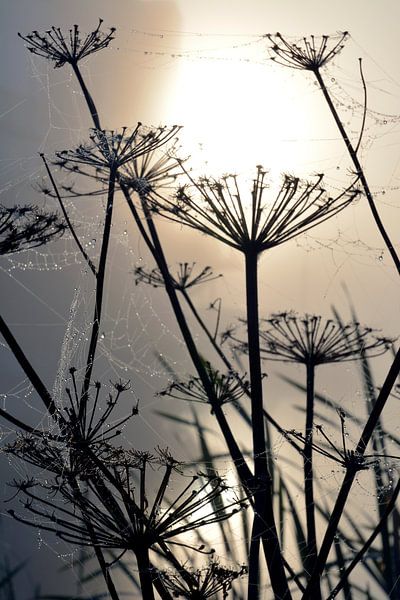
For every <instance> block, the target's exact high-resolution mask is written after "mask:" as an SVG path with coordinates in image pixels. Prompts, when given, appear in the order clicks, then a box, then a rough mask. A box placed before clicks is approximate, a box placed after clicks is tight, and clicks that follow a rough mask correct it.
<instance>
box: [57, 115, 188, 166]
mask: <svg viewBox="0 0 400 600" xmlns="http://www.w3.org/2000/svg"><path fill="white" fill-rule="evenodd" d="M179 129H180V128H179V127H178V126H175V125H174V126H172V127H156V128H152V127H145V126H144V125H142V123H138V124H137V126H136V127H135V128H134V129H133V130H129V129H128V128H127V127H123V128H122V129H121V130H119V131H117V130H115V131H106V130H101V129H93V130H92V135H91V136H90V142H89V143H87V144H81V145H80V146H78V148H76V149H75V150H63V151H61V152H56V156H57V158H58V159H59V163H58V164H59V166H60V167H62V168H64V169H67V170H69V171H73V170H74V168H75V167H76V170H78V171H79V169H80V167H81V165H83V166H86V167H87V166H89V167H91V168H94V169H96V170H98V172H99V173H100V175H101V173H102V172H103V171H104V170H106V171H108V170H111V169H114V170H117V169H119V168H120V167H123V166H124V165H126V164H127V163H129V162H130V161H133V160H135V159H137V158H138V157H139V156H142V155H144V154H147V153H149V152H153V151H154V150H156V149H157V148H161V147H162V146H163V145H164V144H167V143H168V142H169V140H170V139H171V138H172V137H174V136H175V135H176V133H177V132H178V131H179Z"/></svg>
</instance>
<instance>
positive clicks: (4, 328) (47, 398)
mask: <svg viewBox="0 0 400 600" xmlns="http://www.w3.org/2000/svg"><path fill="white" fill-rule="evenodd" d="M0 333H1V335H2V336H3V337H4V339H5V341H6V342H7V344H8V346H9V347H10V350H11V352H12V353H13V355H14V356H15V358H16V359H17V361H18V362H19V365H20V367H21V368H22V370H23V371H24V373H25V375H26V376H27V377H28V379H29V381H30V382H31V384H32V385H33V387H34V388H35V390H36V392H37V393H38V395H39V396H40V398H41V400H42V402H43V404H44V405H45V407H46V408H47V410H48V412H49V414H50V415H51V416H52V417H53V418H54V419H55V420H56V421H57V408H56V405H55V404H54V400H53V398H52V397H51V395H50V392H49V391H48V390H47V388H46V386H45V385H44V383H43V382H42V380H41V379H40V377H39V375H38V374H37V373H36V371H35V369H34V368H33V367H32V365H31V363H30V362H29V360H28V359H27V358H26V356H25V354H24V352H23V350H22V348H21V346H20V345H19V344H18V342H17V340H16V339H15V337H14V335H13V334H12V332H11V330H10V328H9V327H8V325H7V323H6V322H5V321H4V319H3V318H2V317H1V316H0Z"/></svg>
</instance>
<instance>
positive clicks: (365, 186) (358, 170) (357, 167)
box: [314, 70, 400, 275]
mask: <svg viewBox="0 0 400 600" xmlns="http://www.w3.org/2000/svg"><path fill="white" fill-rule="evenodd" d="M314 75H315V77H316V79H317V81H318V83H319V86H320V88H321V90H322V93H323V94H324V97H325V100H326V102H327V104H328V106H329V110H330V111H331V114H332V116H333V118H334V120H335V123H336V125H337V127H338V129H339V132H340V135H341V136H342V138H343V141H344V143H345V144H346V148H347V150H348V153H349V155H350V158H351V160H352V161H353V164H354V167H355V170H356V173H357V175H358V176H359V178H360V181H361V185H362V187H363V189H364V193H365V195H366V197H367V201H368V204H369V207H370V209H371V212H372V216H373V218H374V220H375V223H376V226H377V228H378V230H379V233H380V234H381V236H382V238H383V240H384V242H385V245H386V248H387V249H388V251H389V254H390V255H391V257H392V259H393V262H394V264H395V266H396V269H397V272H398V273H399V275H400V259H399V257H398V256H397V253H396V250H395V249H394V246H393V244H392V242H391V240H390V238H389V236H388V234H387V233H386V230H385V227H384V225H383V223H382V221H381V218H380V216H379V213H378V210H377V208H376V206H375V202H374V199H373V196H372V193H371V190H370V189H369V185H368V182H367V179H366V177H365V174H364V170H363V168H362V166H361V163H360V161H359V160H358V156H357V152H356V150H355V149H354V147H353V144H352V143H351V141H350V139H349V137H348V135H347V132H346V130H345V128H344V127H343V123H342V121H341V119H340V117H339V115H338V113H337V110H336V108H335V105H334V104H333V102H332V99H331V97H330V95H329V92H328V90H327V88H326V85H325V82H324V80H323V78H322V75H321V73H320V72H319V70H316V71H314ZM358 146H359V143H358V145H357V147H358Z"/></svg>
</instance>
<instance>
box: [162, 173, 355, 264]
mask: <svg viewBox="0 0 400 600" xmlns="http://www.w3.org/2000/svg"><path fill="white" fill-rule="evenodd" d="M186 174H187V175H189V174H188V173H186ZM266 175H267V173H266V171H265V170H264V169H263V168H262V167H261V166H258V167H257V174H256V177H255V179H254V180H253V184H252V188H251V191H250V195H249V202H248V204H247V200H246V199H245V198H243V197H242V195H241V191H240V189H239V184H238V178H237V176H236V175H226V176H225V177H223V178H221V179H212V178H208V177H202V178H200V179H199V180H197V181H195V180H193V179H191V180H190V181H191V183H190V184H189V185H184V186H181V187H180V188H178V191H177V192H176V194H175V198H173V199H172V200H169V199H164V200H162V201H160V200H159V201H157V202H156V201H155V202H154V203H153V205H154V209H155V210H156V211H157V212H159V213H160V214H161V215H163V216H164V217H166V218H168V219H170V220H172V221H176V222H178V223H181V224H184V225H187V226H189V227H192V228H193V229H196V230H197V231H200V232H202V233H205V234H207V235H210V236H212V237H213V238H215V239H217V240H219V241H221V242H223V243H225V244H227V245H228V246H231V247H232V248H235V249H237V250H240V251H242V252H244V253H246V252H248V251H252V252H255V253H261V252H262V251H264V250H266V249H268V248H273V247H274V246H278V245H279V244H282V243H284V242H286V241H288V240H290V239H292V238H294V237H295V236H297V235H299V234H300V233H304V232H305V231H307V230H308V229H310V228H311V227H314V226H315V225H317V224H318V223H321V222H323V221H325V220H326V219H327V218H329V217H330V216H333V215H334V214H336V213H337V212H339V211H340V210H342V209H343V208H344V207H345V206H347V205H348V204H349V203H350V202H352V201H353V200H354V198H356V197H357V196H358V194H359V190H358V189H356V188H355V187H354V185H351V186H350V187H349V188H347V189H346V190H345V191H343V192H342V193H340V194H339V195H338V196H336V197H334V198H333V197H330V196H329V195H328V194H327V193H326V191H325V189H324V187H323V186H322V180H323V176H322V175H318V176H317V177H316V180H315V181H314V182H303V181H300V180H299V179H298V178H297V177H293V176H291V175H285V176H284V178H283V182H282V184H281V186H280V188H279V190H278V193H277V194H276V196H275V198H274V199H273V200H272V201H271V202H269V203H264V195H265V190H266V189H268V185H267V181H266ZM189 177H190V176H189Z"/></svg>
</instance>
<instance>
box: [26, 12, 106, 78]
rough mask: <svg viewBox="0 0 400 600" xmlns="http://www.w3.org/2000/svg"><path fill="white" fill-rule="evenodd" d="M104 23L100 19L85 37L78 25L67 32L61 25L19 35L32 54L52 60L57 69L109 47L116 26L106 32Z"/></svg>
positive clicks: (73, 63) (74, 63)
mask: <svg viewBox="0 0 400 600" xmlns="http://www.w3.org/2000/svg"><path fill="white" fill-rule="evenodd" d="M102 23H103V20H102V19H99V24H98V26H97V27H96V29H94V30H93V31H91V32H90V33H89V34H87V35H86V37H85V38H83V37H82V36H81V33H80V31H79V27H78V25H74V26H73V28H71V29H70V30H69V31H68V33H67V34H64V33H63V32H62V31H61V29H60V28H59V27H52V28H51V29H48V30H47V31H44V32H39V31H33V32H32V33H29V34H27V35H22V34H21V33H18V35H19V37H20V38H21V39H23V40H24V42H26V44H27V48H28V50H29V51H30V52H32V54H37V56H42V57H44V58H47V59H48V60H51V61H52V62H54V67H55V68H56V69H57V68H59V67H62V66H64V65H65V64H66V63H69V64H70V65H76V64H77V63H78V61H80V60H82V59H83V58H86V57H87V56H89V55H90V54H94V53H95V52H98V51H99V50H102V49H103V48H107V46H108V45H109V43H110V42H111V40H113V39H114V32H115V27H111V28H110V30H109V32H108V33H105V32H103V31H101V26H102Z"/></svg>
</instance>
